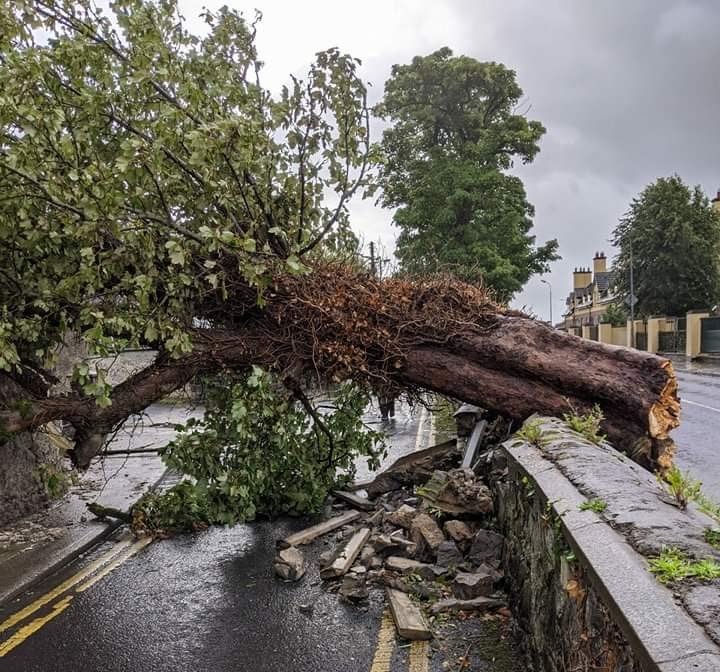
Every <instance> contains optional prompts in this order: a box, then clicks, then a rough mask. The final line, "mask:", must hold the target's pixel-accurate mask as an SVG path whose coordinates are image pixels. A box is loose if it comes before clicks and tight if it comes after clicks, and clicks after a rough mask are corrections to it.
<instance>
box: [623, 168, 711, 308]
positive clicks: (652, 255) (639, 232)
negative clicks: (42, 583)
mask: <svg viewBox="0 0 720 672" xmlns="http://www.w3.org/2000/svg"><path fill="white" fill-rule="evenodd" d="M612 241H613V245H615V246H616V247H617V248H618V255H617V256H616V258H615V261H614V270H615V284H616V291H617V293H618V295H619V296H620V297H621V298H623V299H625V298H627V297H629V296H630V264H631V259H632V265H633V281H634V289H635V296H636V297H637V304H636V306H635V312H636V314H638V315H644V316H649V315H677V316H682V315H685V313H686V312H687V311H688V310H693V309H698V308H710V307H712V306H713V305H715V304H716V303H717V302H718V298H720V218H719V217H718V215H717V214H716V213H715V212H713V210H712V208H711V206H710V203H709V202H708V199H707V196H705V194H704V193H703V191H702V189H701V188H700V187H699V186H696V187H695V188H693V189H691V188H690V187H688V186H687V185H686V184H684V183H683V181H682V179H680V177H678V176H677V175H674V176H672V177H667V178H665V177H663V178H660V179H658V180H656V181H655V182H653V183H652V184H650V185H648V186H647V187H645V189H643V191H642V192H641V193H640V195H639V196H638V197H637V198H635V199H633V201H632V203H631V204H630V209H629V210H628V212H627V213H626V214H625V215H624V216H623V218H622V219H621V220H620V223H619V224H618V226H617V227H616V228H615V231H614V232H613V237H612Z"/></svg>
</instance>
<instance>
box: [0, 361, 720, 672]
mask: <svg viewBox="0 0 720 672" xmlns="http://www.w3.org/2000/svg"><path fill="white" fill-rule="evenodd" d="M678 378H679V381H680V395H681V397H682V399H683V423H682V425H681V427H680V428H679V429H678V430H677V431H676V432H675V438H676V441H677V444H678V455H677V461H678V464H679V465H680V466H681V468H683V469H689V470H690V471H691V472H692V473H693V474H694V475H695V476H696V477H698V478H701V479H702V481H703V483H704V489H705V491H706V493H707V494H708V495H709V496H711V497H715V498H716V499H720V454H719V453H718V451H717V450H716V448H715V436H716V432H715V428H717V427H718V421H719V418H718V417H717V416H718V413H720V378H719V377H717V376H711V375H703V374H699V375H698V374H696V373H695V374H693V373H688V372H683V371H679V372H678ZM421 415H423V414H422V413H421V410H420V409H415V411H413V412H410V411H409V409H407V408H400V409H398V414H397V417H396V419H395V420H394V421H391V422H388V423H383V422H381V421H380V420H379V418H378V417H377V411H371V413H370V414H369V415H368V416H367V418H366V420H367V422H368V423H369V424H371V425H374V426H381V427H382V428H384V429H386V430H387V431H388V432H389V434H390V435H391V441H390V446H391V448H390V451H389V454H388V456H387V457H386V459H385V460H384V462H383V468H384V467H385V466H387V465H388V464H389V463H391V462H392V461H394V460H395V459H397V458H398V457H400V456H401V455H403V454H405V453H407V452H410V451H412V450H415V449H416V448H418V447H423V446H425V445H428V444H429V442H430V441H431V440H432V438H433V429H432V426H431V423H430V421H429V419H428V418H427V416H425V417H424V418H422V420H423V421H422V424H420V420H421ZM152 424H155V425H156V427H155V431H158V432H165V431H167V432H171V431H172V430H171V427H170V425H171V424H172V423H171V422H170V421H168V422H167V423H162V422H161V423H157V422H156V423H152ZM157 425H159V426H157ZM149 438H150V437H149V435H146V437H145V439H143V438H142V436H136V437H135V438H133V439H127V440H132V447H135V448H137V447H143V446H144V445H146V443H147V439H149ZM162 438H165V437H164V436H163V437H162ZM119 440H124V439H119ZM138 459H140V458H138V457H132V458H130V461H132V460H138ZM369 475H370V473H369V471H368V469H367V467H366V466H365V465H363V464H359V465H358V474H357V477H358V479H359V480H363V479H364V478H366V477H367V476H369ZM311 522H312V521H311V520H307V519H294V520H293V519H286V520H281V521H273V522H269V521H265V522H256V523H252V524H248V525H239V526H236V527H234V528H215V529H211V530H206V531H203V532H200V533H197V534H195V535H189V536H182V537H176V538H173V539H167V540H163V541H160V542H154V543H152V544H151V545H150V546H148V547H147V548H145V549H143V550H142V551H141V552H139V553H138V554H137V555H135V556H133V557H131V558H130V559H128V560H127V561H125V562H122V563H120V564H119V566H117V567H116V568H114V569H113V571H112V572H110V573H109V574H108V575H107V576H105V577H104V578H102V579H101V580H100V581H98V582H97V583H95V584H94V585H93V586H92V587H91V588H90V589H88V590H86V591H84V592H81V593H74V592H73V591H72V590H70V591H69V592H67V593H61V594H60V595H58V596H57V598H53V600H51V601H48V603H47V604H45V605H44V606H42V608H40V609H39V610H38V611H37V612H36V613H34V614H32V615H31V616H28V617H27V618H26V619H24V620H22V621H20V622H19V623H17V624H16V625H13V627H11V628H8V629H6V630H5V631H3V627H2V623H3V621H4V620H5V619H6V618H7V617H8V616H10V615H12V614H14V613H17V612H18V610H20V609H22V608H23V607H26V606H27V605H28V604H32V603H33V601H34V600H37V599H38V598H40V597H42V596H43V595H47V594H48V591H51V590H53V589H54V588H56V587H57V586H58V585H59V584H60V583H61V582H63V581H65V580H67V579H68V577H72V576H73V575H75V574H76V573H77V572H78V571H80V570H81V569H82V568H83V567H84V566H87V564H88V563H90V562H92V561H93V559H94V558H96V557H98V556H99V555H100V554H102V553H105V552H107V551H108V549H112V548H113V545H114V544H116V543H117V541H115V540H111V541H106V542H105V543H103V544H101V545H100V546H98V547H96V548H95V549H93V550H92V551H90V552H88V553H86V554H85V555H81V556H80V557H79V558H77V559H76V560H75V561H74V562H72V563H71V564H70V565H68V566H66V567H64V568H62V569H61V570H59V571H58V572H56V573H54V574H52V575H50V576H48V577H46V578H45V579H44V580H42V581H40V582H36V584H35V585H33V587H32V589H31V590H26V591H24V592H23V593H22V594H21V595H19V596H18V597H16V598H15V599H14V600H11V601H9V602H5V603H4V605H3V606H2V607H0V654H2V652H3V649H2V647H3V646H4V645H5V644H6V642H7V641H8V639H9V638H12V637H14V636H18V635H20V636H22V635H23V634H24V635H26V636H27V639H24V640H23V641H22V643H20V644H19V645H18V646H16V647H15V648H13V649H12V650H10V651H7V652H6V653H5V655H0V670H2V672H21V671H22V672H35V671H37V672H70V671H74V670H77V669H82V670H84V671H87V672H94V671H96V670H97V671H98V672H100V671H101V670H102V671H107V672H115V671H117V672H125V671H128V672H130V671H132V672H138V671H143V670H147V671H148V672H155V671H156V670H157V671H162V672H165V671H166V670H167V671H168V672H169V671H170V670H172V671H173V672H176V671H177V672H184V671H185V670H187V671H188V672H189V671H191V670H192V671H204V670H208V671H209V670H213V671H218V672H223V671H224V670H248V671H251V672H252V671H257V672H264V671H266V670H267V671H271V670H272V671H275V670H277V671H280V670H282V671H285V670H287V671H289V672H306V671H307V672H310V671H311V670H312V671H313V672H317V671H320V672H334V671H335V670H338V671H339V670H342V671H343V672H347V671H349V670H353V671H354V670H368V669H370V665H371V661H372V660H373V656H374V655H375V652H376V645H377V640H378V628H379V624H380V621H381V614H382V609H383V606H382V595H381V594H380V593H376V594H374V595H372V596H371V599H370V601H369V602H368V604H367V605H365V606H363V607H357V606H351V605H347V604H345V603H343V602H341V601H340V600H339V599H338V598H337V596H336V595H335V594H332V593H328V592H325V591H324V590H323V588H322V586H321V584H320V581H319V577H318V576H317V570H316V567H317V563H316V562H314V559H315V556H316V555H317V554H318V553H319V552H320V551H321V550H323V549H324V548H326V547H327V546H326V545H325V544H332V543H334V541H335V540H334V537H333V536H332V535H330V537H329V538H328V539H327V540H326V541H325V542H324V543H321V544H319V545H317V546H315V547H313V548H312V549H307V551H306V552H307V553H308V565H309V567H310V570H309V573H308V575H307V576H306V577H305V578H304V579H303V581H301V582H299V583H297V584H283V583H281V582H279V581H278V580H277V579H276V578H275V577H274V576H273V574H272V558H273V556H274V552H275V540H276V539H277V538H279V537H281V536H284V535H285V534H287V533H289V532H291V531H294V530H298V529H302V528H303V527H305V526H307V525H308V524H309V523H311ZM62 595H65V596H68V595H71V596H72V599H71V602H70V604H69V606H68V607H67V608H66V609H65V610H64V611H63V612H62V613H59V614H58V615H57V616H56V617H54V618H49V616H51V615H52V609H53V607H54V606H55V605H57V601H58V600H59V599H60V598H61V597H62ZM38 622H40V623H39V624H38ZM36 626H37V627H36ZM439 627H440V629H448V630H449V633H448V636H447V638H446V639H445V638H443V639H441V640H440V644H439V648H438V650H437V651H435V653H434V655H433V656H432V658H431V659H430V661H429V666H428V669H429V672H435V670H438V671H439V670H440V669H442V663H443V662H444V661H445V658H443V651H444V652H445V655H449V654H448V652H452V655H453V656H455V657H457V655H460V653H463V652H467V651H468V650H470V651H471V656H473V667H472V669H473V670H482V671H487V672H506V671H512V672H514V671H515V670H518V671H519V670H522V669H525V668H524V667H523V665H522V664H521V663H520V662H519V659H518V657H517V655H516V654H515V652H514V651H513V649H512V647H511V646H510V645H509V641H508V640H507V639H506V638H505V636H504V633H501V636H498V632H497V629H498V627H499V626H498V624H497V623H495V622H492V621H489V622H486V621H482V620H477V622H476V621H475V620H473V621H471V623H470V624H469V625H468V626H459V627H454V626H453V627H450V626H448V625H447V624H445V625H439ZM468 627H470V628H471V631H470V632H468V631H467V630H465V631H464V632H463V628H468ZM473 637H474V638H476V639H479V640H482V641H483V648H484V649H486V651H487V652H488V653H487V654H486V655H483V653H482V651H480V650H478V649H476V648H475V647H473V646H470V645H468V646H466V645H465V644H464V643H463V642H465V641H467V642H470V643H472V642H473V641H474V640H473ZM408 656H409V649H408V647H406V646H405V647H403V646H400V645H399V644H395V646H394V649H393V654H392V664H391V668H390V669H391V670H392V671H393V672H401V671H402V670H406V669H408ZM455 662H456V661H455ZM453 664H454V663H453ZM451 669H452V668H451Z"/></svg>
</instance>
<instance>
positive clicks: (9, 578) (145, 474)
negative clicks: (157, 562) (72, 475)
mask: <svg viewBox="0 0 720 672" xmlns="http://www.w3.org/2000/svg"><path fill="white" fill-rule="evenodd" d="M199 414H200V411H188V410H187V409H185V408H182V407H177V406H170V405H167V406H166V405H161V404H157V405H154V406H151V407H150V408H148V409H147V410H146V415H145V417H143V418H142V422H139V421H140V420H141V418H139V417H137V416H135V417H134V418H130V419H129V420H128V421H127V422H126V423H125V425H124V426H123V428H122V429H121V430H120V431H119V432H118V434H117V435H116V437H115V438H114V439H113V441H112V442H111V443H110V445H109V446H108V448H109V449H110V450H129V451H134V450H135V451H137V450H141V449H147V448H157V447H160V446H163V445H165V444H166V443H168V442H169V441H171V440H172V438H173V437H174V436H175V430H174V428H173V427H174V425H176V424H178V423H181V422H184V421H185V420H186V419H187V418H188V417H190V415H199ZM133 427H134V428H135V431H134V432H133V433H131V430H132V429H133ZM164 474H165V466H164V464H163V463H162V460H161V459H160V457H159V456H158V455H157V453H136V454H132V452H131V453H130V454H124V455H123V454H120V455H111V456H108V457H105V458H103V459H97V460H95V461H94V462H93V464H92V465H91V467H90V469H88V471H87V472H86V473H85V474H83V475H82V477H81V478H80V481H79V483H77V484H76V485H73V486H72V487H71V489H70V491H69V492H68V494H66V495H65V496H64V497H63V498H62V499H60V500H59V501H57V502H56V503H55V504H54V505H53V506H52V507H51V508H50V509H49V510H48V511H44V512H41V513H38V514H35V515H33V516H30V517H28V518H25V519H23V520H20V521H18V522H16V523H14V524H13V525H11V526H9V527H7V528H4V529H0V604H1V603H4V602H6V601H9V600H12V599H13V598H14V597H16V596H18V595H20V594H21V593H23V592H25V591H26V590H28V588H29V587H30V586H31V585H32V584H33V583H34V582H36V581H38V580H40V579H42V578H44V577H45V576H47V575H49V574H51V573H53V572H55V571H57V570H58V569H60V568H61V567H62V566H64V565H66V564H68V563H69V562H71V561H72V560H73V559H74V558H76V557H77V556H78V555H80V554H81V553H83V552H84V551H86V550H87V549H89V548H91V547H92V546H94V545H96V544H97V543H99V542H100V541H102V540H103V539H105V538H106V537H107V536H109V535H110V534H111V533H112V532H113V531H114V530H115V529H117V528H118V527H119V526H120V523H119V522H118V521H115V520H113V521H107V522H101V521H99V520H97V519H95V518H94V516H93V515H92V514H90V513H89V512H88V511H87V508H86V505H87V504H88V503H90V502H99V503H100V504H102V505H103V506H109V507H114V508H118V509H122V510H127V509H129V508H130V506H132V504H134V503H135V502H136V501H137V500H138V499H139V498H140V497H141V496H142V495H143V494H144V493H145V492H147V490H149V489H150V488H151V487H153V486H154V485H156V484H158V483H160V482H161V481H162V480H163V476H164Z"/></svg>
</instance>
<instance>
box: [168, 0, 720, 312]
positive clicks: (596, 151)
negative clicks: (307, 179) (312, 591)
mask: <svg viewBox="0 0 720 672" xmlns="http://www.w3.org/2000/svg"><path fill="white" fill-rule="evenodd" d="M227 2H229V4H230V5H231V6H233V7H235V8H238V9H242V10H244V11H246V13H247V14H248V15H249V16H252V12H253V10H254V9H255V8H258V9H260V10H261V11H262V13H263V15H264V18H263V21H262V24H261V26H260V30H259V36H258V47H259V51H260V57H261V59H262V60H263V61H265V63H266V67H265V74H264V81H265V84H266V86H268V87H270V88H277V87H278V86H279V85H280V84H282V83H284V82H285V81H286V80H287V75H288V73H293V74H297V75H302V74H303V72H304V71H305V70H306V68H307V66H308V64H309V63H310V62H311V61H312V60H313V55H314V53H315V52H316V51H319V50H321V49H326V48H328V47H332V46H337V47H339V48H340V49H341V50H343V51H347V52H350V53H351V54H353V55H354V56H357V57H358V58H360V59H362V61H363V66H362V70H361V75H362V76H363V77H364V79H365V80H368V81H369V82H371V83H372V88H371V102H375V101H376V100H377V99H378V98H379V97H381V95H382V90H383V84H384V82H385V80H386V79H387V78H388V76H389V74H390V68H391V66H392V65H393V64H395V63H407V62H409V61H410V60H411V59H412V57H413V56H415V55H418V54H422V55H425V54H428V53H430V52H432V51H434V50H436V49H438V48H440V47H443V46H448V47H450V48H451V49H452V50H453V51H454V52H455V53H456V54H458V55H459V54H465V55H467V56H472V57H474V58H477V59H479V60H485V61H490V60H492V61H499V62H502V63H504V64H505V65H507V66H508V67H510V68H512V69H514V70H515V71H516V72H517V77H518V82H519V84H520V86H521V87H522V89H523V90H524V92H525V96H526V99H527V103H528V104H529V106H530V113H529V116H530V117H531V118H533V119H537V120H539V121H541V122H542V123H543V124H544V125H545V127H546V128H547V134H546V135H545V137H544V138H543V140H542V142H541V151H540V153H539V154H538V156H537V158H536V159H535V161H534V162H533V163H532V164H530V165H529V166H522V167H519V168H518V169H517V173H518V174H519V175H521V177H522V178H523V180H524V182H525V186H526V189H527V192H528V197H529V200H530V202H532V203H533V204H534V205H535V208H536V216H535V229H534V231H535V233H536V235H537V238H538V241H545V240H547V239H548V238H557V239H558V241H559V243H560V254H561V255H562V260H560V261H557V262H555V263H554V264H553V267H552V273H551V274H549V275H546V276H544V277H545V278H546V279H548V280H549V281H550V282H551V283H552V288H553V299H554V301H553V318H554V319H555V321H557V320H558V319H559V316H560V314H561V313H562V311H563V308H564V300H565V296H566V295H567V293H568V292H569V290H570V288H571V287H570V285H571V274H572V269H573V267H575V266H580V265H590V264H591V263H592V256H593V254H594V252H595V251H599V250H605V251H606V253H607V254H608V256H611V255H612V254H613V250H612V249H611V247H610V245H609V243H608V242H607V241H608V237H609V235H610V232H611V231H612V229H613V228H614V226H615V224H616V222H617V219H618V217H619V216H621V215H622V213H623V212H624V211H625V210H626V209H627V206H628V204H629V202H630V200H631V199H632V197H633V196H635V195H636V194H637V193H638V192H639V191H640V190H641V189H642V188H643V187H644V186H645V185H646V184H647V183H648V182H650V181H652V180H654V179H655V178H657V177H660V176H665V175H670V174H672V173H678V174H679V175H680V176H681V177H682V178H683V179H684V180H685V181H686V182H689V183H690V184H700V185H701V186H702V187H703V189H704V190H705V191H706V193H708V194H710V195H714V194H715V192H716V191H717V188H718V186H720V146H719V143H718V127H719V126H720V2H718V1H717V0H685V1H683V0H624V1H623V0H605V1H603V2H599V1H597V0H542V1H541V2H538V0H451V1H443V0H434V1H429V0H382V1H375V0H365V1H363V2H341V1H338V0H335V1H334V2H326V1H324V0H322V1H310V0H306V1H304V2H302V1H297V0H296V1H295V2H291V1H289V0H254V1H252V0H251V1H248V2H246V1H245V0H235V1H234V2H233V1H232V0H226V2H214V1H213V0H181V4H182V7H183V11H184V14H185V16H186V18H187V19H188V20H189V21H190V22H191V23H195V21H194V20H195V17H196V15H197V14H198V13H199V11H200V10H201V8H202V6H209V7H211V8H215V7H217V6H219V5H221V4H226V3H227ZM197 25H198V26H199V25H200V24H199V23H198V24H197ZM377 130H378V131H379V130H380V129H379V128H377ZM351 215H352V220H353V226H354V228H355V229H356V230H357V231H358V232H359V233H361V234H362V235H363V236H364V238H365V239H366V240H382V241H383V243H384V244H385V245H386V246H387V247H388V248H389V249H392V246H393V241H394V239H395V236H396V235H397V231H396V230H395V229H394V228H393V227H392V213H391V212H389V211H386V210H381V209H379V208H375V207H373V205H372V203H370V202H368V201H365V202H362V201H359V200H358V201H356V202H355V203H354V204H353V205H352V208H351ZM548 298H549V297H548V287H547V285H543V284H541V283H540V282H539V280H538V279H536V278H534V279H532V280H531V281H530V282H529V283H528V285H527V287H526V289H525V291H524V292H523V293H522V294H521V295H519V296H518V298H517V300H516V301H515V303H516V304H517V305H520V306H522V305H525V306H527V307H528V308H530V309H532V310H534V311H535V312H536V313H537V314H538V315H539V316H540V317H542V318H544V319H547V318H548V313H549V301H548Z"/></svg>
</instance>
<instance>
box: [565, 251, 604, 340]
mask: <svg viewBox="0 0 720 672" xmlns="http://www.w3.org/2000/svg"><path fill="white" fill-rule="evenodd" d="M612 286H613V273H612V271H608V269H607V257H606V256H605V253H604V252H596V253H595V256H594V257H593V265H592V270H591V269H590V268H589V267H588V268H576V269H575V270H574V271H573V290H572V292H570V294H569V296H568V297H567V299H566V300H565V305H566V310H565V313H564V315H563V317H564V322H563V327H564V328H565V329H570V328H573V327H582V326H583V325H596V324H599V323H600V318H601V317H602V316H603V315H604V314H605V312H606V311H607V309H608V307H609V306H610V304H611V303H612V302H613V299H614V296H613V293H612Z"/></svg>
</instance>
